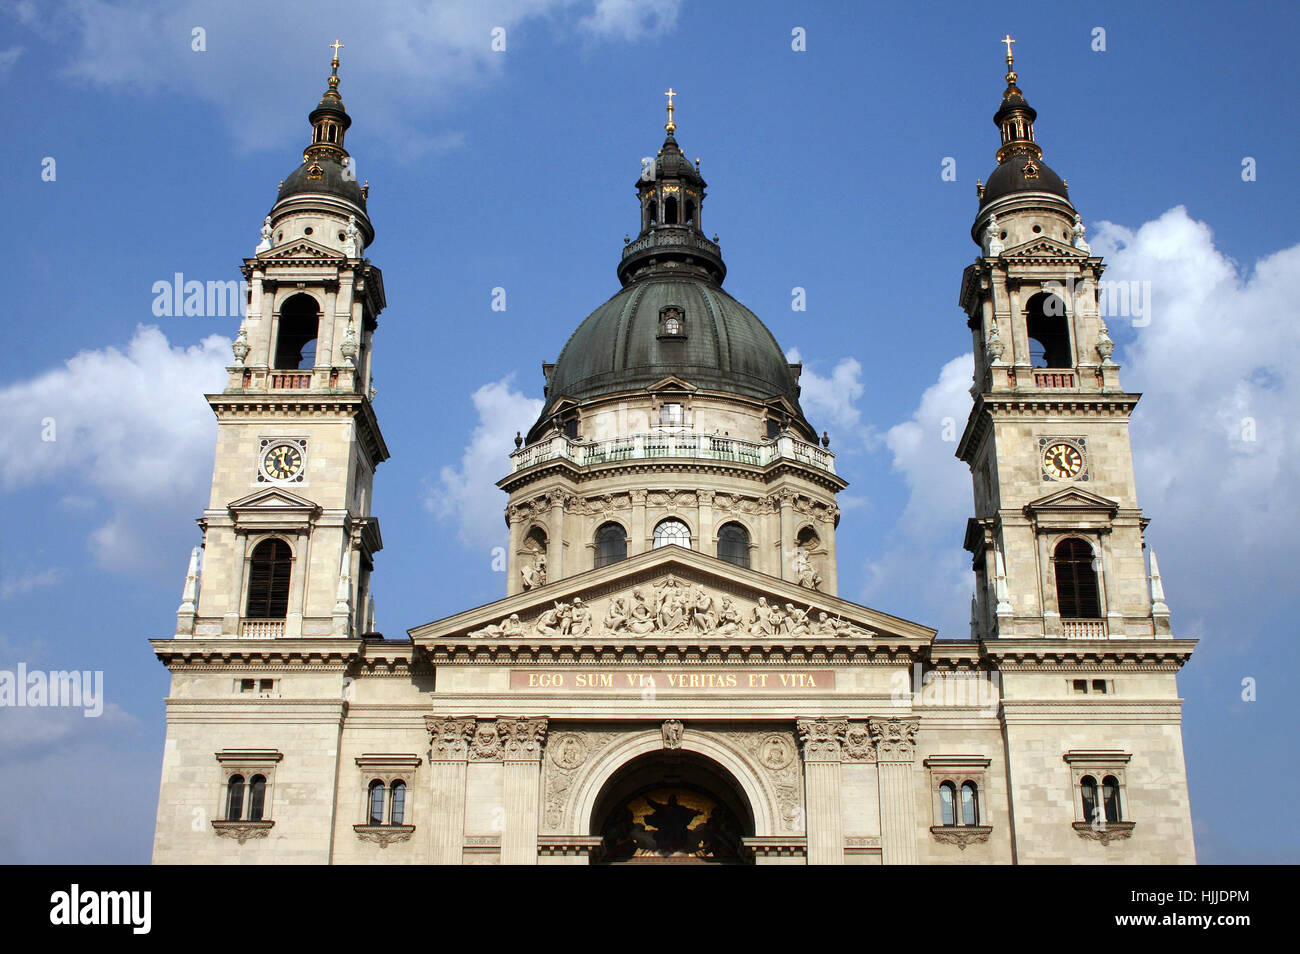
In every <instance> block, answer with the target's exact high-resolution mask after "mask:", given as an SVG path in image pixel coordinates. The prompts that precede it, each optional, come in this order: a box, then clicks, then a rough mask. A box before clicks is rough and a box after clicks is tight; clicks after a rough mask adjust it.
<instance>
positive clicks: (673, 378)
mask: <svg viewBox="0 0 1300 954" xmlns="http://www.w3.org/2000/svg"><path fill="white" fill-rule="evenodd" d="M646 390H647V391H650V392H655V391H691V392H694V391H698V390H699V388H697V387H696V386H695V385H693V384H691V382H689V381H687V380H685V379H684V378H679V377H678V376H677V375H675V374H670V375H668V376H667V377H666V378H660V379H659V380H658V381H656V382H655V383H654V384H652V385H650V386H649V387H648V388H646Z"/></svg>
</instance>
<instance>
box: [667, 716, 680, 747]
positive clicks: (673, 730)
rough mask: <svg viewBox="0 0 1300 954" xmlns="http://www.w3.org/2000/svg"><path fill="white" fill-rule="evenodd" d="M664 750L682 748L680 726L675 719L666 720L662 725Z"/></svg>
mask: <svg viewBox="0 0 1300 954" xmlns="http://www.w3.org/2000/svg"><path fill="white" fill-rule="evenodd" d="M663 736H664V748H665V749H680V748H681V747H682V724H681V722H679V721H678V720H677V719H667V720H665V722H664V724H663Z"/></svg>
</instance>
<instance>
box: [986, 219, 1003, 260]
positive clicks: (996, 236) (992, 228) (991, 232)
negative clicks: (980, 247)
mask: <svg viewBox="0 0 1300 954" xmlns="http://www.w3.org/2000/svg"><path fill="white" fill-rule="evenodd" d="M983 244H984V254H985V255H987V256H988V257H990V258H993V257H995V256H998V255H1001V254H1002V253H1003V252H1004V251H1005V250H1006V246H1005V245H1003V244H1002V228H1001V226H999V225H998V217H997V216H996V215H990V216H989V221H988V224H987V225H985V226H984V243H983Z"/></svg>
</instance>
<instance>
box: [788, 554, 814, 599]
mask: <svg viewBox="0 0 1300 954" xmlns="http://www.w3.org/2000/svg"><path fill="white" fill-rule="evenodd" d="M790 562H791V566H792V568H793V570H794V574H795V577H796V579H798V581H799V585H800V586H806V587H808V589H810V590H819V589H821V585H822V575H821V574H820V573H818V572H817V567H815V566H813V562H812V560H811V558H809V556H808V551H807V550H806V549H804V548H803V547H801V546H796V547H795V548H794V556H793V557H791V561H790Z"/></svg>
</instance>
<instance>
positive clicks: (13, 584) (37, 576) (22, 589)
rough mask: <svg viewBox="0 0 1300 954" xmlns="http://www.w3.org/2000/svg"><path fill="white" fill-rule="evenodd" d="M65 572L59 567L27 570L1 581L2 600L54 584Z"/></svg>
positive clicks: (0, 595) (0, 598)
mask: <svg viewBox="0 0 1300 954" xmlns="http://www.w3.org/2000/svg"><path fill="white" fill-rule="evenodd" d="M62 577H63V573H62V572H61V571H60V570H59V568H58V567H49V568H48V569H45V570H27V571H26V572H24V573H21V574H19V575H18V576H16V577H11V578H10V579H7V580H3V581H0V600H8V599H12V598H13V597H15V596H22V595H24V594H26V593H30V592H31V591H32V590H38V589H40V588H41V587H43V586H53V585H54V584H55V583H57V582H59V580H60V579H62Z"/></svg>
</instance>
